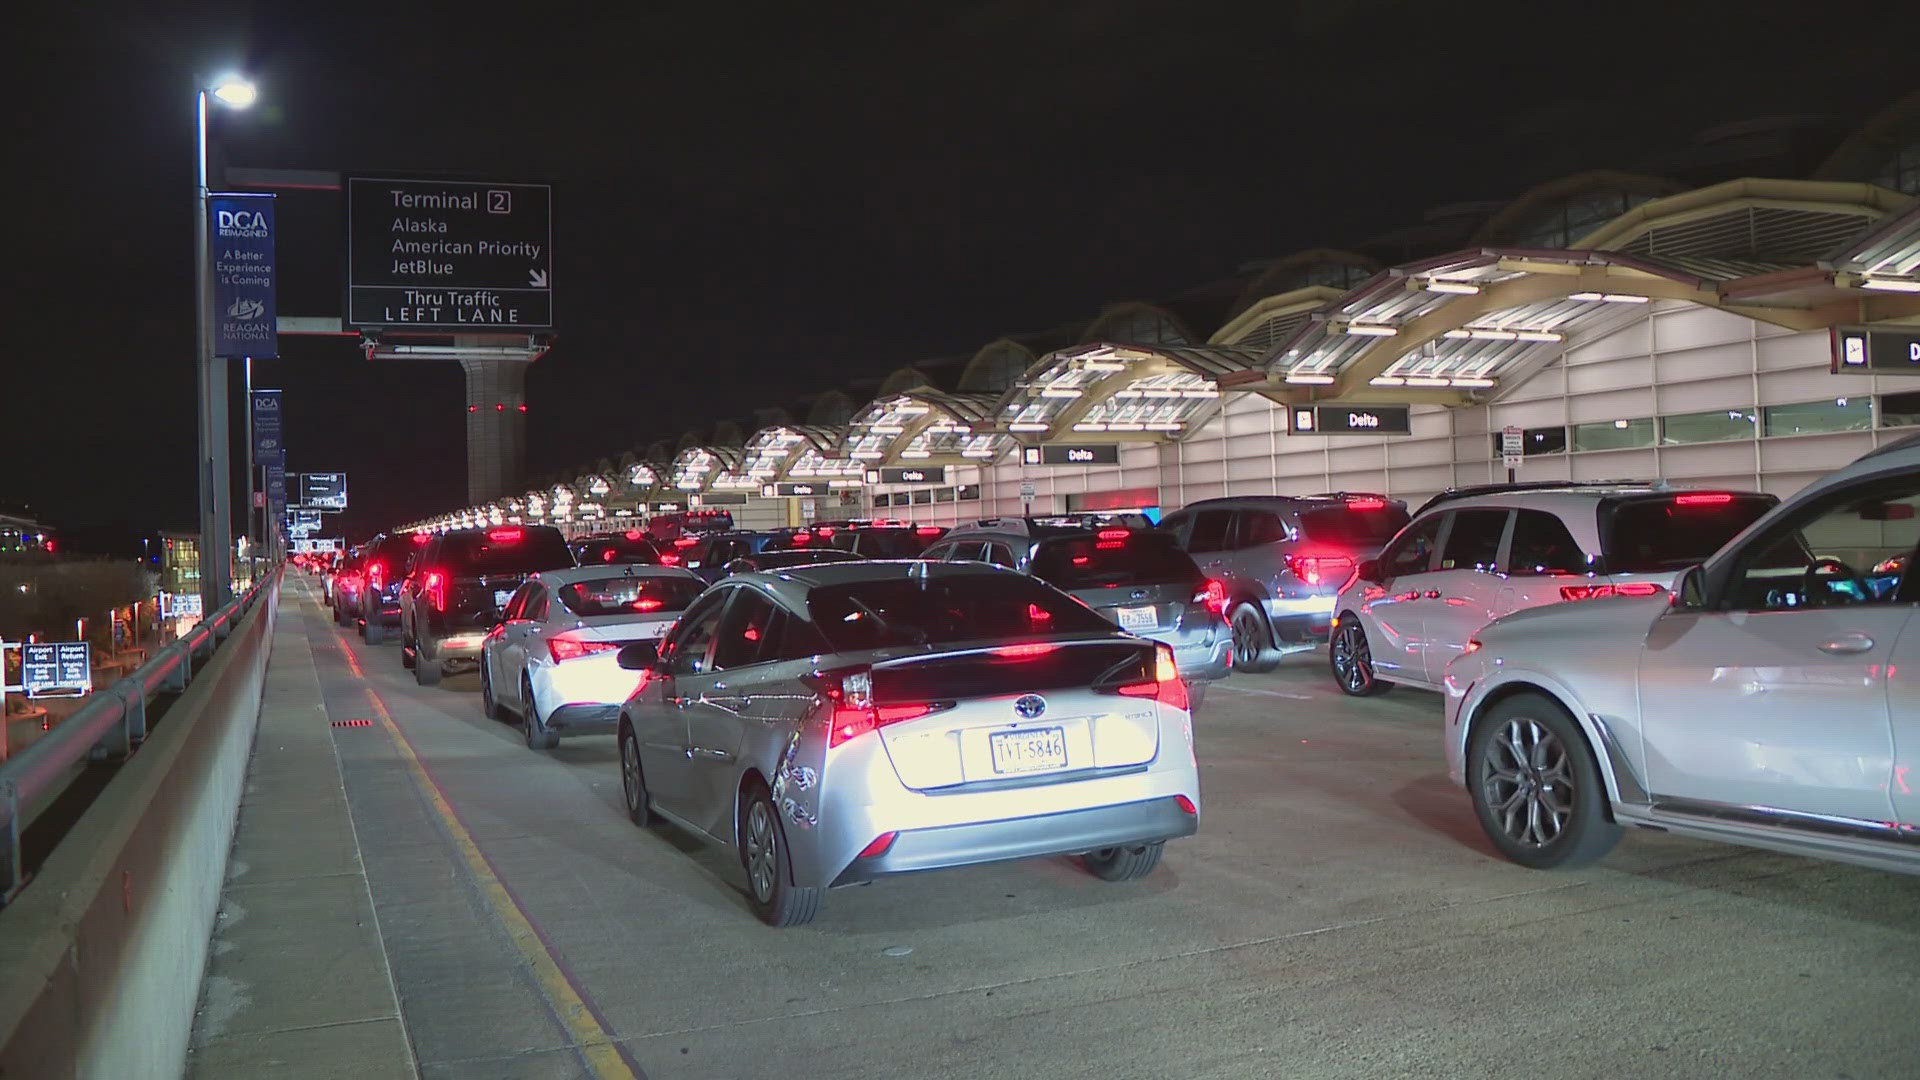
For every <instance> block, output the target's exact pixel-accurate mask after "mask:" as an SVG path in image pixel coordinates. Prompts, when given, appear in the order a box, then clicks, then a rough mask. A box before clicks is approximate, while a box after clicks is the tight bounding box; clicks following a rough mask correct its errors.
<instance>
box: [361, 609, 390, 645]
mask: <svg viewBox="0 0 1920 1080" xmlns="http://www.w3.org/2000/svg"><path fill="white" fill-rule="evenodd" d="M386 634H387V628H386V627H384V626H381V625H380V616H379V615H377V614H376V615H369V616H367V618H366V621H365V622H362V623H361V624H360V636H361V637H363V638H365V639H366V642H367V644H369V645H378V644H380V643H381V642H382V641H384V640H385V639H386Z"/></svg>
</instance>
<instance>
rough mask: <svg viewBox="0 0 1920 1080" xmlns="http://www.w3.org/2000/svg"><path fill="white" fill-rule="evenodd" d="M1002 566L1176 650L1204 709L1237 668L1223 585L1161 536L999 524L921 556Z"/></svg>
mask: <svg viewBox="0 0 1920 1080" xmlns="http://www.w3.org/2000/svg"><path fill="white" fill-rule="evenodd" d="M921 557H922V558H925V559H937V560H944V561H957V560H971V561H974V562H984V563H989V564H993V565H998V566H1006V567H1009V568H1011V569H1013V570H1017V571H1019V572H1020V573H1023V574H1031V575H1033V576H1034V577H1037V578H1039V579H1040V580H1042V581H1044V582H1046V583H1047V584H1049V585H1052V586H1053V587H1054V588H1056V589H1060V590H1061V591H1063V592H1065V593H1067V594H1068V595H1070V596H1072V597H1074V598H1075V599H1077V600H1079V601H1080V602H1081V603H1084V604H1086V605H1087V606H1088V607H1090V608H1092V609H1093V610H1095V611H1097V612H1099V613H1100V614H1101V615H1104V616H1106V617H1107V618H1108V619H1109V620H1111V621H1112V622H1113V623H1114V624H1115V625H1117V626H1118V627H1120V629H1122V630H1125V631H1127V632H1129V633H1133V634H1138V635H1140V636H1141V637H1144V638H1149V639H1151V640H1153V641H1162V642H1165V643H1166V644H1167V645H1169V646H1171V647H1172V648H1173V656H1174V662H1175V664H1176V665H1177V666H1178V667H1179V669H1180V677H1181V678H1183V679H1185V680H1187V692H1188V696H1189V697H1190V699H1191V706H1192V709H1193V710H1194V711H1198V710H1199V708H1200V705H1201V703H1202V702H1203V701H1204V700H1205V698H1206V693H1207V685H1208V684H1209V683H1211V682H1213V681H1214V680H1217V679H1224V678H1226V677H1227V675H1228V673H1229V672H1231V671H1232V670H1233V636H1232V634H1231V633H1230V632H1229V631H1228V629H1227V624H1226V620H1225V618H1224V617H1223V616H1224V613H1225V610H1226V587H1225V585H1224V584H1223V583H1221V582H1219V581H1208V580H1207V578H1206V576H1205V575H1203V574H1201V573H1200V568H1199V567H1198V566H1195V565H1194V562H1193V559H1192V558H1191V557H1189V556H1188V555H1187V553H1186V552H1184V551H1181V550H1180V549H1179V547H1177V546H1176V545H1175V544H1174V542H1173V538H1172V537H1170V536H1168V535H1166V534H1165V533H1160V532H1154V531H1150V530H1144V529H1139V530H1136V529H1129V528H1124V527H1100V526H1098V525H1094V526H1091V527H1089V526H1087V525H1083V524H1081V523H1080V522H1078V521H1068V522H1061V523H1059V524H1048V523H1046V522H1045V521H1036V520H1032V519H1028V518H995V519H988V520H984V521H981V522H978V523H976V524H972V525H962V526H959V527H957V528H955V529H954V530H953V531H951V532H949V533H947V535H946V536H944V537H942V538H941V539H940V540H939V541H938V542H937V543H935V544H933V545H932V546H931V547H929V548H927V550H926V551H925V552H924V553H923V554H922V556H921Z"/></svg>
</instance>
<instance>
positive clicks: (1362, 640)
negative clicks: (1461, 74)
mask: <svg viewBox="0 0 1920 1080" xmlns="http://www.w3.org/2000/svg"><path fill="white" fill-rule="evenodd" d="M1330 653H1331V655H1330V657H1329V659H1331V660H1332V661H1333V673H1334V674H1335V675H1336V676H1338V677H1339V679H1340V685H1341V686H1342V687H1343V688H1344V689H1345V690H1346V691H1347V692H1348V693H1350V694H1357V693H1359V692H1360V691H1362V690H1364V689H1366V687H1367V684H1368V683H1370V682H1372V681H1373V649H1372V647H1371V646H1369V645H1368V644H1367V632H1366V631H1365V630H1363V629H1361V628H1360V624H1359V623H1348V624H1347V625H1345V626H1342V627H1341V628H1340V633H1339V634H1337V635H1336V636H1335V637H1334V639H1333V645H1332V646H1331V647H1330Z"/></svg>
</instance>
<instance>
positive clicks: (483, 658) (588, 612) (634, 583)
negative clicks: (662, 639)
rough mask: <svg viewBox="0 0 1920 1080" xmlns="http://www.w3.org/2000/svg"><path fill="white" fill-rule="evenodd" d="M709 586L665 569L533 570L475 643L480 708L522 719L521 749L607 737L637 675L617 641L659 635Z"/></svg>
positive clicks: (494, 714) (498, 716) (631, 566)
mask: <svg viewBox="0 0 1920 1080" xmlns="http://www.w3.org/2000/svg"><path fill="white" fill-rule="evenodd" d="M706 587H707V584H706V582H704V581H701V580H700V579H699V578H698V577H695V576H694V575H693V574H690V573H688V572H687V571H685V570H680V569H676V568H672V567H665V566H640V565H635V564H627V565H625V566H618V567H609V566H581V567H573V568H570V569H562V570H546V571H542V572H540V573H537V574H534V575H532V576H531V577H529V578H527V580H526V581H525V582H524V583H523V584H521V586H520V587H519V588H518V589H517V590H515V591H514V594H513V596H512V597H511V598H509V599H508V600H507V603H506V605H505V606H504V607H503V608H502V609H501V612H500V622H499V624H498V625H496V626H494V627H493V629H492V630H491V631H490V632H488V634H487V635H486V638H485V640H484V641H483V642H482V643H481V646H480V707H481V709H482V710H484V711H485V713H486V714H487V716H488V717H490V718H492V719H495V720H499V719H504V718H505V714H506V713H507V712H509V711H510V712H512V713H514V714H516V715H518V716H519V717H520V723H521V728H522V731H523V732H524V734H525V735H526V740H527V746H528V748H529V749H534V750H551V749H553V748H554V747H555V746H558V745H559V744H560V740H561V738H562V737H571V736H575V735H610V734H612V733H613V730H614V724H615V722H616V721H617V720H618V719H619V716H620V703H621V702H623V701H625V700H627V696H628V695H629V694H631V693H633V690H634V675H633V672H631V671H623V670H622V669H621V668H620V666H619V664H617V663H616V662H615V660H616V657H615V655H614V654H615V653H616V652H617V651H618V650H619V649H620V647H621V646H623V645H630V644H632V643H633V642H636V641H650V640H653V639H655V638H658V637H659V636H660V635H661V634H662V633H664V632H665V631H666V629H667V627H669V626H672V625H673V621H674V620H675V619H677V618H679V616H680V613H681V612H682V611H684V610H686V607H687V605H688V604H691V603H692V602H693V600H694V598H695V597H697V596H699V595H700V593H701V591H702V590H704V589H705V588H706Z"/></svg>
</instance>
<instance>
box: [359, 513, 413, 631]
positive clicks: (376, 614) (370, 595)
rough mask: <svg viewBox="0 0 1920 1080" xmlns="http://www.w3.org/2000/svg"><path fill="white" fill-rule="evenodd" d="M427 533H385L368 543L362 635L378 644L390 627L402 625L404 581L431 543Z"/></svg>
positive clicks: (361, 595)
mask: <svg viewBox="0 0 1920 1080" xmlns="http://www.w3.org/2000/svg"><path fill="white" fill-rule="evenodd" d="M427 535H428V534H426V533H381V534H380V535H379V536H376V537H374V538H373V539H372V540H369V541H368V542H367V546H366V549H365V552H364V554H365V557H366V565H365V566H364V567H363V569H362V575H363V578H364V581H363V583H362V585H361V587H360V609H359V612H358V614H359V618H360V636H361V637H362V638H365V639H366V642H367V644H369V645H378V644H380V642H381V641H383V640H385V638H386V636H387V627H389V626H399V625H400V582H401V581H402V580H404V579H405V578H406V576H407V574H408V573H409V572H410V571H411V570H412V569H413V558H414V556H415V555H418V554H419V553H420V548H421V547H422V546H423V545H425V544H426V542H427Z"/></svg>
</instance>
